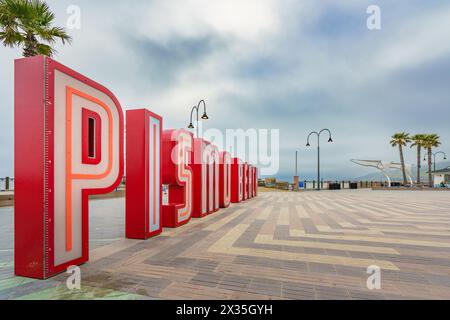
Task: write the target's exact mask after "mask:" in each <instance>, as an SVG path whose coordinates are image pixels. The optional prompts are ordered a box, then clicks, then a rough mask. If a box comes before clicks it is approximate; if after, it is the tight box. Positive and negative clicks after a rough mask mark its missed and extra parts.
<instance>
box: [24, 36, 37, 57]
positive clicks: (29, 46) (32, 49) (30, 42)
mask: <svg viewBox="0 0 450 320" xmlns="http://www.w3.org/2000/svg"><path fill="white" fill-rule="evenodd" d="M37 44H38V41H37V39H36V37H35V36H34V35H33V34H27V39H26V41H25V46H24V48H23V56H24V57H34V56H36V55H37V54H38V52H37Z"/></svg>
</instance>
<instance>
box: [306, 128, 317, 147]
mask: <svg viewBox="0 0 450 320" xmlns="http://www.w3.org/2000/svg"><path fill="white" fill-rule="evenodd" d="M313 134H315V135H317V139H319V136H320V134H319V133H318V132H316V131H313V132H311V133H310V134H309V136H308V141H307V144H306V146H307V147H310V146H311V144H310V143H309V139H310V138H311V136H312V135H313Z"/></svg>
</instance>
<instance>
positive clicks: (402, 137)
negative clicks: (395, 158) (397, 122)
mask: <svg viewBox="0 0 450 320" xmlns="http://www.w3.org/2000/svg"><path fill="white" fill-rule="evenodd" d="M410 142H411V138H410V137H409V133H406V132H401V133H396V134H394V135H393V136H392V140H391V146H393V147H397V146H398V148H399V150H400V163H401V165H402V173H403V184H404V185H406V184H407V183H408V182H407V181H406V168H405V158H404V156H403V147H406V146H407V145H408V143H410Z"/></svg>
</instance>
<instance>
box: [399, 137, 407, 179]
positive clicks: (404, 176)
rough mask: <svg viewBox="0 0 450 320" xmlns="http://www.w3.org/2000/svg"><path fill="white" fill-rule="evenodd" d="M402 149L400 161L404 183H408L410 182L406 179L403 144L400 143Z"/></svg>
mask: <svg viewBox="0 0 450 320" xmlns="http://www.w3.org/2000/svg"><path fill="white" fill-rule="evenodd" d="M398 147H399V150H400V163H401V165H402V173H403V185H406V184H407V183H408V182H407V181H406V169H405V158H404V157H403V146H402V145H399V146H398Z"/></svg>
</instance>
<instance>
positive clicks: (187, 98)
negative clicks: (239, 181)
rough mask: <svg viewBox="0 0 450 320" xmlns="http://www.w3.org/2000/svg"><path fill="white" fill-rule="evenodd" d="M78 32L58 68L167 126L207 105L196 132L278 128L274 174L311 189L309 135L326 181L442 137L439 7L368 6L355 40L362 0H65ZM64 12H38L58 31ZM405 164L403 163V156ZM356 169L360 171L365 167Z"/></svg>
mask: <svg viewBox="0 0 450 320" xmlns="http://www.w3.org/2000/svg"><path fill="white" fill-rule="evenodd" d="M77 2H78V5H80V7H81V9H82V14H83V16H82V19H83V20H82V30H80V31H77V30H74V31H71V32H72V35H73V37H74V44H73V46H72V47H65V48H63V47H58V50H59V56H58V57H57V59H58V60H60V61H61V62H62V63H64V64H67V65H69V66H71V67H73V68H75V69H77V70H79V71H80V72H82V73H84V74H86V75H87V76H89V77H91V78H93V79H95V80H97V81H99V82H101V83H103V84H105V85H106V86H108V87H109V88H110V89H111V90H112V91H113V92H114V94H115V95H116V96H117V97H118V98H119V100H120V101H121V103H122V105H123V106H124V107H126V108H127V107H142V106H149V107H151V108H152V110H153V111H155V112H157V113H160V114H162V115H163V116H164V117H165V123H166V125H167V126H168V127H184V126H185V125H186V122H187V117H188V113H189V110H188V107H189V106H191V105H193V104H194V103H195V102H197V101H198V100H199V99H201V98H205V99H207V102H208V107H209V112H210V114H211V120H210V121H209V122H208V123H207V124H206V125H207V126H208V127H212V126H213V127H216V128H219V129H226V128H269V129H270V128H274V129H280V134H281V139H282V145H281V146H280V155H281V168H280V173H279V176H280V177H283V178H288V177H290V176H291V175H292V174H293V167H294V161H293V159H294V152H295V150H300V154H301V158H300V161H301V174H302V178H314V176H315V170H316V153H315V149H314V148H311V149H307V148H306V147H305V144H306V136H307V134H308V133H309V132H310V131H311V130H318V129H321V128H323V127H329V128H330V129H332V130H333V132H334V136H335V139H334V140H335V143H334V144H326V140H325V141H324V142H323V150H322V153H323V154H322V156H323V172H324V176H325V177H327V178H351V177H357V176H360V175H363V174H365V173H367V170H366V169H362V168H358V167H355V166H354V165H353V164H351V163H350V162H349V159H351V158H373V159H383V160H397V159H398V151H397V150H396V149H394V148H391V147H390V146H389V144H388V142H389V138H390V135H392V134H393V133H394V132H396V131H403V130H405V131H408V132H411V133H416V132H437V133H439V134H440V135H441V136H442V140H443V142H444V145H443V147H442V148H443V149H444V150H445V149H446V148H448V145H449V144H448V139H449V137H450V127H449V126H448V119H449V118H450V110H449V108H448V105H449V103H450V93H449V92H448V91H449V90H448V87H449V84H450V76H449V75H450V72H449V68H450V58H449V57H450V45H449V44H448V41H446V40H447V39H448V36H449V35H450V22H449V21H448V19H444V17H446V16H447V17H448V14H449V13H450V6H449V4H448V2H446V1H440V0H439V1H433V2H424V1H420V0H415V1H396V2H392V1H387V0H385V1H377V3H378V4H379V5H380V6H381V9H382V18H383V29H382V30H381V31H369V30H367V28H366V26H365V21H366V18H367V15H366V12H365V11H366V8H367V6H368V5H369V4H372V1H354V0H351V1H350V0H349V1H345V2H336V1H331V0H326V1H320V2H317V1H294V0H283V1H271V0H261V1H253V0H248V1H204V0H189V1H183V2H181V3H180V2H175V1H172V0H170V1H169V0H168V1H164V2H161V1H134V2H133V5H132V6H130V5H125V4H124V2H123V1H109V2H108V4H107V5H106V3H104V2H101V1H99V2H93V1H81V0H80V1H77ZM72 3H73V1H58V2H56V1H50V4H51V6H52V8H54V10H55V12H56V14H57V17H58V19H59V22H60V23H64V21H65V20H64V19H65V17H66V16H65V10H66V7H67V5H69V4H72ZM0 51H1V52H2V54H1V57H0V59H1V63H2V66H10V67H7V68H1V69H0V74H1V81H2V82H1V83H0V96H1V97H2V102H1V103H2V104H1V116H0V125H1V128H2V134H1V137H0V143H1V149H0V176H5V175H11V174H12V168H13V157H12V141H13V140H12V138H13V133H12V132H13V126H12V81H13V75H12V60H13V58H14V57H17V56H19V55H20V52H19V51H17V50H10V49H6V48H1V49H0ZM406 156H407V161H409V162H414V161H415V154H414V152H413V151H411V152H407V155H406ZM369 172H370V170H369Z"/></svg>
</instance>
